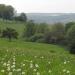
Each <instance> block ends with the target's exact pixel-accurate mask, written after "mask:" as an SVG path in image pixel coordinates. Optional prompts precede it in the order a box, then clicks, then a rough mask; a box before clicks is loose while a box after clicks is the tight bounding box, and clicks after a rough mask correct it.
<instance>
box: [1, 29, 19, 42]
mask: <svg viewBox="0 0 75 75" xmlns="http://www.w3.org/2000/svg"><path fill="white" fill-rule="evenodd" d="M2 37H4V38H7V39H9V41H11V40H12V39H17V38H18V33H17V32H16V30H15V29H12V28H6V29H5V30H3V32H2Z"/></svg>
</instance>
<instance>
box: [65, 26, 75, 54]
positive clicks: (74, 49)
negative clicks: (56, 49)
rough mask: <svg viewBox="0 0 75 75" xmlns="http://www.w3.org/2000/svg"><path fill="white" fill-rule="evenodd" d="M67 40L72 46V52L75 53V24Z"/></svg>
mask: <svg viewBox="0 0 75 75" xmlns="http://www.w3.org/2000/svg"><path fill="white" fill-rule="evenodd" d="M66 40H67V43H68V47H69V48H70V53H73V54H75V25H73V26H72V27H71V28H70V29H69V30H68V32H67V35H66Z"/></svg>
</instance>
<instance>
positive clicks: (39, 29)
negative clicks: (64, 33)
mask: <svg viewBox="0 0 75 75" xmlns="http://www.w3.org/2000/svg"><path fill="white" fill-rule="evenodd" d="M48 30H49V28H48V24H46V23H41V24H39V25H38V26H37V28H36V33H46V32H47V31H48Z"/></svg>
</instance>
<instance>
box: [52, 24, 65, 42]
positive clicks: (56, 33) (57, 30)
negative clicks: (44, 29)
mask: <svg viewBox="0 0 75 75" xmlns="http://www.w3.org/2000/svg"><path fill="white" fill-rule="evenodd" d="M51 34H52V38H53V39H54V40H55V43H62V42H61V41H62V40H64V35H65V27H64V25H63V24H61V23H56V24H54V25H53V26H52V28H51Z"/></svg>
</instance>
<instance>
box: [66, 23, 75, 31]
mask: <svg viewBox="0 0 75 75" xmlns="http://www.w3.org/2000/svg"><path fill="white" fill-rule="evenodd" d="M72 25H75V22H69V23H67V24H66V25H65V31H66V32H67V31H68V29H69V28H71V26H72Z"/></svg>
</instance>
